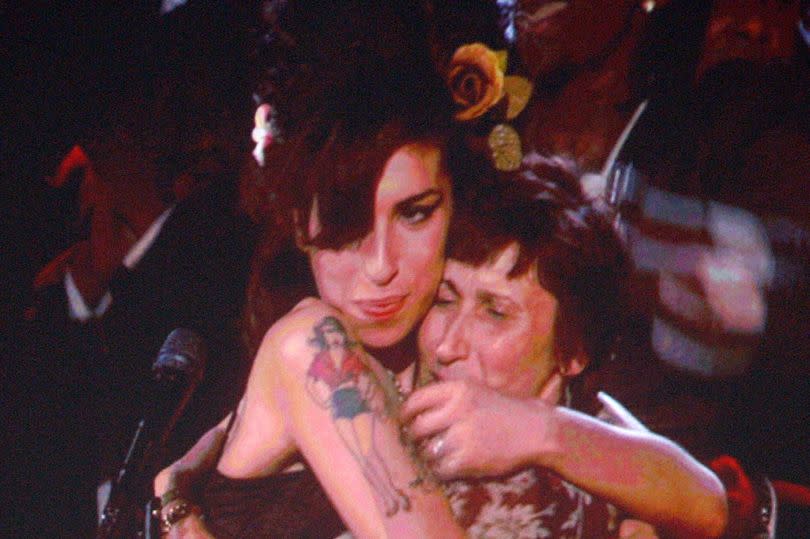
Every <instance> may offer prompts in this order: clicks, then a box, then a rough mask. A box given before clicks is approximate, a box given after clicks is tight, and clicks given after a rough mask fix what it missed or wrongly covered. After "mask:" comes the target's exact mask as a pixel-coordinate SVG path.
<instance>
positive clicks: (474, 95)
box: [447, 43, 504, 121]
mask: <svg viewBox="0 0 810 539" xmlns="http://www.w3.org/2000/svg"><path fill="white" fill-rule="evenodd" d="M447 85H448V87H449V89H450V94H451V96H452V97H453V101H455V102H456V104H458V105H459V106H460V107H462V109H461V110H460V111H458V112H457V113H456V115H455V117H456V119H457V120H460V121H467V120H473V119H475V118H478V117H480V116H482V115H484V114H485V113H486V112H487V111H488V110H490V109H491V108H492V107H493V106H495V105H496V104H497V103H498V102H499V101H500V100H501V99H502V98H503V96H504V68H503V66H502V62H501V61H500V59H499V58H498V55H497V53H496V52H495V51H493V50H491V49H490V48H489V47H487V46H486V45H484V44H483V43H470V44H467V45H462V46H461V47H459V48H458V49H456V52H455V54H453V59H452V60H451V61H450V68H449V69H448V75H447Z"/></svg>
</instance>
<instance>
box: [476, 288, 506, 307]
mask: <svg viewBox="0 0 810 539" xmlns="http://www.w3.org/2000/svg"><path fill="white" fill-rule="evenodd" d="M476 297H477V298H478V301H480V302H481V303H485V304H492V303H504V304H505V306H506V307H512V306H513V305H514V304H515V302H514V301H512V299H511V298H509V297H507V296H503V295H501V294H496V293H495V292H490V291H489V290H480V291H479V292H478V293H477V294H476Z"/></svg>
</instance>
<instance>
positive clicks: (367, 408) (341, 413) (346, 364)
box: [307, 316, 411, 516]
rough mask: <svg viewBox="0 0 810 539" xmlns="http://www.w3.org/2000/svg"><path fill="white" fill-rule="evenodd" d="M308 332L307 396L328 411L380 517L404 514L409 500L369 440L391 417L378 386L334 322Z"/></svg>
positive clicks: (354, 346) (322, 323) (329, 320)
mask: <svg viewBox="0 0 810 539" xmlns="http://www.w3.org/2000/svg"><path fill="white" fill-rule="evenodd" d="M313 333H314V336H313V338H311V339H310V344H311V345H312V346H313V348H315V349H316V352H315V356H314V357H313V359H312V362H311V363H310V366H309V369H308V370H307V390H308V392H309V394H310V396H311V397H312V399H313V400H314V401H315V402H316V403H317V404H318V405H319V406H322V407H324V408H327V409H328V410H329V411H330V412H331V415H332V421H333V422H334V424H335V428H336V430H337V431H338V434H339V435H340V438H341V440H342V441H343V443H344V445H345V446H346V448H347V449H348V450H349V452H350V453H351V455H352V457H353V458H354V460H355V461H356V462H357V464H358V465H359V466H360V469H361V470H362V472H363V476H364V477H365V478H366V480H367V481H368V482H369V484H370V485H371V487H372V490H373V491H374V493H375V494H376V495H377V496H378V498H379V499H380V501H381V502H382V504H383V507H384V508H385V514H386V515H387V516H392V515H394V514H396V513H397V512H398V511H400V510H402V511H409V510H410V508H411V501H410V499H409V498H408V496H407V494H406V493H405V492H404V491H403V490H402V489H400V488H398V487H397V486H396V485H395V484H394V481H393V479H392V476H391V472H390V470H389V469H388V466H387V465H386V463H385V461H384V460H383V459H382V457H381V454H380V452H379V450H378V448H377V446H376V442H375V438H374V435H375V430H376V428H377V427H378V426H379V424H380V422H384V421H388V420H390V418H391V415H390V413H389V412H390V408H389V405H388V403H386V398H385V395H386V394H385V392H384V391H383V390H382V388H381V386H380V381H379V380H378V379H377V377H376V376H375V374H374V372H373V371H372V370H371V368H370V367H369V365H368V364H367V363H366V361H365V359H364V357H363V354H362V353H361V352H360V351H359V350H358V347H359V346H358V344H357V343H355V342H352V341H351V339H350V338H349V335H348V333H347V332H346V329H345V328H344V327H343V324H341V322H340V321H339V320H338V319H337V318H335V317H333V316H327V317H325V318H323V320H321V321H320V322H318V323H317V324H315V326H314V327H313Z"/></svg>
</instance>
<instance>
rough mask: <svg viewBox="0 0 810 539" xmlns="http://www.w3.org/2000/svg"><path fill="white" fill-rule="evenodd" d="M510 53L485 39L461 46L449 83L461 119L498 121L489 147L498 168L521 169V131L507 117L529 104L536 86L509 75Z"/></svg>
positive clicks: (516, 113) (506, 169)
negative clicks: (482, 41) (485, 43)
mask: <svg viewBox="0 0 810 539" xmlns="http://www.w3.org/2000/svg"><path fill="white" fill-rule="evenodd" d="M507 63H508V54H507V52H506V51H505V50H498V51H493V50H492V49H490V48H489V47H487V46H486V45H484V44H483V43H477V42H476V43H468V44H465V45H462V46H460V47H458V48H457V49H456V51H455V53H454V54H453V58H452V59H451V60H450V65H449V68H448V69H447V86H448V88H449V90H450V95H451V97H452V98H453V102H454V103H455V104H456V105H458V107H459V109H460V110H459V111H458V112H456V114H455V119H456V120H458V121H460V122H471V121H473V120H485V121H488V122H491V123H494V124H495V126H494V127H493V128H492V129H490V130H489V134H488V135H487V147H488V149H489V152H490V157H491V159H492V162H493V164H494V165H495V168H497V169H498V170H503V171H512V170H517V169H518V168H519V167H520V161H521V159H522V158H523V149H522V147H521V143H520V135H519V134H518V132H517V131H516V130H515V128H514V127H512V126H511V125H509V124H508V123H507V121H509V120H513V119H515V118H516V117H517V116H518V115H519V114H520V113H521V112H522V111H523V109H525V108H526V105H527V104H528V103H529V99H530V97H531V95H532V91H533V89H534V86H533V85H532V83H531V82H530V81H529V80H528V79H527V78H525V77H521V76H518V75H506V74H505V73H506V69H507Z"/></svg>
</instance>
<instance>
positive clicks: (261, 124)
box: [251, 103, 277, 167]
mask: <svg viewBox="0 0 810 539" xmlns="http://www.w3.org/2000/svg"><path fill="white" fill-rule="evenodd" d="M253 121H254V124H255V127H254V128H253V132H252V133H251V138H252V139H253V142H255V143H256V147H255V148H254V149H253V157H254V158H255V159H256V162H257V163H258V164H259V166H260V167H263V166H264V163H265V156H264V153H265V150H266V149H267V148H268V147H269V146H270V145H271V144H273V141H274V140H275V138H276V137H277V129H276V126H275V115H274V111H273V107H271V106H270V105H268V104H267V103H262V104H261V105H259V107H258V108H257V109H256V113H255V114H254V115H253Z"/></svg>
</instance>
